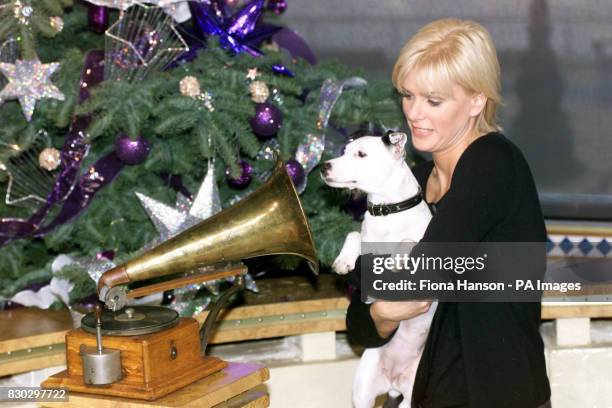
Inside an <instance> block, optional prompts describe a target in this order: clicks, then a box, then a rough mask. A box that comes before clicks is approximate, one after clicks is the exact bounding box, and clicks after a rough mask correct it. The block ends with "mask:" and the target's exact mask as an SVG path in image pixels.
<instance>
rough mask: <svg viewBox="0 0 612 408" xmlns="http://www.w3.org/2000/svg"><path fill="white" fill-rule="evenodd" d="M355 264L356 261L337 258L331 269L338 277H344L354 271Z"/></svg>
mask: <svg viewBox="0 0 612 408" xmlns="http://www.w3.org/2000/svg"><path fill="white" fill-rule="evenodd" d="M355 262H356V259H348V258H346V257H343V256H339V257H337V258H336V260H335V261H334V263H333V265H332V267H333V268H334V271H336V273H337V274H338V275H346V274H347V273H349V272H350V271H352V270H353V269H355Z"/></svg>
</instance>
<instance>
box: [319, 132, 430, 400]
mask: <svg viewBox="0 0 612 408" xmlns="http://www.w3.org/2000/svg"><path fill="white" fill-rule="evenodd" d="M406 139H407V136H406V134H405V133H400V132H395V133H389V134H387V135H386V136H383V137H377V136H364V137H361V138H359V139H356V140H354V141H352V142H350V143H349V144H348V145H347V146H346V149H345V151H344V154H343V155H342V156H340V157H338V158H335V159H333V160H329V161H327V162H325V163H323V164H322V166H321V176H322V177H323V179H324V180H325V182H326V183H327V184H328V185H329V186H331V187H346V188H357V189H360V190H362V191H364V192H366V193H367V195H368V212H366V214H365V218H364V220H363V222H362V224H361V233H359V232H351V233H349V234H348V235H347V237H346V240H345V241H344V246H343V247H342V250H341V251H340V255H338V257H337V258H336V260H335V261H334V264H333V268H334V270H335V271H336V272H337V273H339V274H346V273H348V272H349V271H351V270H352V269H354V268H355V262H356V260H357V257H358V256H359V255H360V254H361V242H418V241H419V240H420V239H421V238H422V237H423V234H424V232H425V229H426V228H427V225H428V224H429V221H430V219H431V212H430V210H429V208H428V207H427V204H426V203H425V201H424V200H422V199H420V194H421V191H420V187H419V184H418V182H417V180H416V178H415V177H414V175H413V174H412V171H410V168H409V167H408V165H407V164H406V162H405V160H404V156H405V151H404V148H405V144H406ZM373 214H376V215H373ZM385 214H386V215H385ZM436 306H437V303H436V302H433V303H432V305H431V307H430V308H429V311H428V312H427V313H425V314H422V315H420V316H417V317H415V318H413V319H410V320H404V321H402V322H401V323H400V326H399V328H398V330H397V331H396V333H395V335H394V336H393V338H392V339H391V341H390V342H389V343H387V344H385V345H384V346H382V347H379V348H374V349H367V350H366V351H365V352H364V353H363V356H362V357H361V361H360V362H359V366H358V368H357V373H356V375H355V380H354V382H353V405H354V406H355V407H356V408H370V407H373V406H374V400H375V399H376V397H377V396H378V395H381V394H384V393H389V394H390V395H392V396H394V397H395V396H397V395H399V393H401V394H402V395H403V396H404V400H403V401H402V403H401V404H400V408H407V407H410V400H411V397H412V388H413V385H414V379H415V375H416V370H417V367H418V364H419V360H420V358H421V354H422V352H423V347H424V345H425V340H426V339H427V335H428V333H429V327H430V325H431V320H432V317H433V314H434V312H435V310H436Z"/></svg>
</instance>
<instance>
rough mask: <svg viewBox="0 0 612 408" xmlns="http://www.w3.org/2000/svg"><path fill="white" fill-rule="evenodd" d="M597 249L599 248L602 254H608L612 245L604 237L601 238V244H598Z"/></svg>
mask: <svg viewBox="0 0 612 408" xmlns="http://www.w3.org/2000/svg"><path fill="white" fill-rule="evenodd" d="M597 249H599V251H600V252H601V253H602V254H604V255H608V252H610V249H612V246H610V244H609V243H608V241H607V240H606V239H605V238H604V239H602V240H601V242H600V243H599V244H597Z"/></svg>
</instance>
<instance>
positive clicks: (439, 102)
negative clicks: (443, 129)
mask: <svg viewBox="0 0 612 408" xmlns="http://www.w3.org/2000/svg"><path fill="white" fill-rule="evenodd" d="M428 102H429V104H430V105H431V106H440V104H441V103H442V101H435V100H431V99H430V100H429V101H428Z"/></svg>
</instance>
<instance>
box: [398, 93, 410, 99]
mask: <svg viewBox="0 0 612 408" xmlns="http://www.w3.org/2000/svg"><path fill="white" fill-rule="evenodd" d="M400 96H401V97H402V98H405V99H408V100H410V99H412V95H410V94H407V93H401V94H400Z"/></svg>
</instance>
